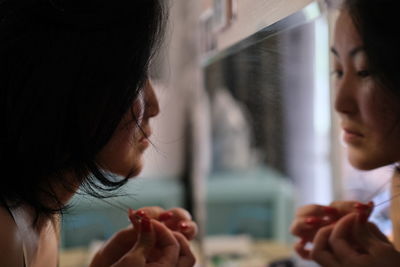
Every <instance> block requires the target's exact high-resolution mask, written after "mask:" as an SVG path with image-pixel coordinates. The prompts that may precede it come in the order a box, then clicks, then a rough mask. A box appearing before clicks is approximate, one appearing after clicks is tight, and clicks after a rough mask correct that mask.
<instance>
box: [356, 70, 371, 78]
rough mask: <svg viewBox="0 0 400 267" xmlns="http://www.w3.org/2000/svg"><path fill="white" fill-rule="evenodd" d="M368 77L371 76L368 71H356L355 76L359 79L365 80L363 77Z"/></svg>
mask: <svg viewBox="0 0 400 267" xmlns="http://www.w3.org/2000/svg"><path fill="white" fill-rule="evenodd" d="M370 75H371V73H370V72H369V71H368V70H360V71H357V76H359V77H361V78H365V77H368V76H370Z"/></svg>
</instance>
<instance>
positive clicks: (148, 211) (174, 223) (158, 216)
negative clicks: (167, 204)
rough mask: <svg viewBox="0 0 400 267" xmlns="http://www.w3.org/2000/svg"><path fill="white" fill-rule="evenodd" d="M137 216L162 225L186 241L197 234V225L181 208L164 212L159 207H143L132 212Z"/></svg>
mask: <svg viewBox="0 0 400 267" xmlns="http://www.w3.org/2000/svg"><path fill="white" fill-rule="evenodd" d="M132 212H134V213H135V214H137V215H139V216H143V215H144V214H145V215H147V216H148V217H150V218H152V219H155V220H158V221H160V222H162V223H164V224H165V225H166V226H167V227H168V228H169V229H171V230H172V231H178V232H180V233H182V234H183V235H184V236H185V237H186V238H187V239H189V240H192V239H194V238H195V236H196V235H197V233H198V226H197V224H196V223H195V222H194V221H192V216H191V215H190V213H189V212H188V211H186V210H185V209H182V208H173V209H170V210H164V209H162V208H160V207H145V208H141V209H140V210H138V211H132Z"/></svg>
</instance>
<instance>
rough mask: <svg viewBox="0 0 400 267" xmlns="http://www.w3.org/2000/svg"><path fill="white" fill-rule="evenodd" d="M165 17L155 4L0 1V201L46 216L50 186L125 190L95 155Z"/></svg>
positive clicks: (142, 75) (144, 71)
mask: <svg viewBox="0 0 400 267" xmlns="http://www.w3.org/2000/svg"><path fill="white" fill-rule="evenodd" d="M166 13H167V12H166V8H165V6H164V3H163V0H0V101H1V103H0V108H1V111H0V124H1V125H2V126H3V127H2V128H3V130H1V131H0V134H1V137H0V162H1V164H2V167H1V170H2V175H1V178H0V198H3V199H5V200H7V201H8V202H9V203H14V204H15V205H19V204H21V203H28V204H29V205H31V206H32V207H33V208H34V209H35V210H36V211H37V214H38V215H46V216H49V215H51V214H54V213H57V212H62V211H63V209H64V208H65V207H64V205H63V203H62V201H61V200H60V199H58V198H57V195H56V193H55V192H54V190H52V188H51V187H49V185H50V184H54V183H57V184H61V185H62V186H64V187H65V188H66V189H68V190H71V192H73V191H74V186H73V184H74V183H75V182H76V183H78V184H82V185H83V187H84V188H85V189H86V191H87V192H88V193H90V194H91V195H94V196H96V197H106V196H108V193H110V192H112V191H113V190H115V189H117V188H119V187H121V186H122V185H123V184H125V183H126V181H127V178H128V177H126V178H125V179H119V180H118V179H115V177H114V176H113V175H111V174H109V173H107V172H106V171H104V170H103V169H102V168H101V166H99V165H98V163H97V162H96V155H97V154H98V152H99V151H100V150H101V149H102V147H103V146H104V145H105V144H106V143H107V142H108V141H109V140H110V138H111V136H112V134H113V132H114V131H115V129H116V128H117V126H118V124H119V122H120V121H121V119H122V117H123V115H124V114H125V113H126V112H129V110H130V109H131V107H132V104H133V102H134V100H135V99H136V98H137V97H138V95H139V93H140V91H141V88H142V87H143V86H144V83H145V82H146V80H147V79H148V68H149V64H150V61H151V59H152V57H153V55H154V52H155V51H157V49H158V48H159V45H160V43H161V41H162V37H163V32H164V25H165V22H166ZM66 173H73V176H74V177H75V178H76V181H73V182H72V183H71V181H70V180H68V179H65V174H66ZM49 188H50V189H49ZM49 203H51V204H49ZM54 204H56V205H54Z"/></svg>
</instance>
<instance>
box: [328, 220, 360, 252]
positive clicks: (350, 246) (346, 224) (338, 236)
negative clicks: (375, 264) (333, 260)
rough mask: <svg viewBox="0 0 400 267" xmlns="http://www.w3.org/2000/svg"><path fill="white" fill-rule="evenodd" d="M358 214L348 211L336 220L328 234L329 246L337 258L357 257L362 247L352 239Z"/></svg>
mask: <svg viewBox="0 0 400 267" xmlns="http://www.w3.org/2000/svg"><path fill="white" fill-rule="evenodd" d="M358 220H359V215H358V214H357V213H355V212H353V213H350V214H348V215H346V216H345V217H343V218H342V219H340V221H338V222H337V223H336V225H335V227H334V229H333V231H332V234H331V236H330V246H331V248H332V250H333V251H334V252H335V255H337V257H338V258H352V259H357V258H358V257H359V256H360V255H361V254H360V253H359V252H360V250H362V249H363V246H361V245H362V244H359V243H358V242H355V240H354V230H355V228H354V226H355V225H357V224H358Z"/></svg>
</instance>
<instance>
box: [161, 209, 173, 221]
mask: <svg viewBox="0 0 400 267" xmlns="http://www.w3.org/2000/svg"><path fill="white" fill-rule="evenodd" d="M173 216H174V213H173V212H172V211H168V212H164V213H162V214H161V215H160V216H159V217H158V219H159V220H160V221H167V220H169V219H171V218H172V217H173Z"/></svg>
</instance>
